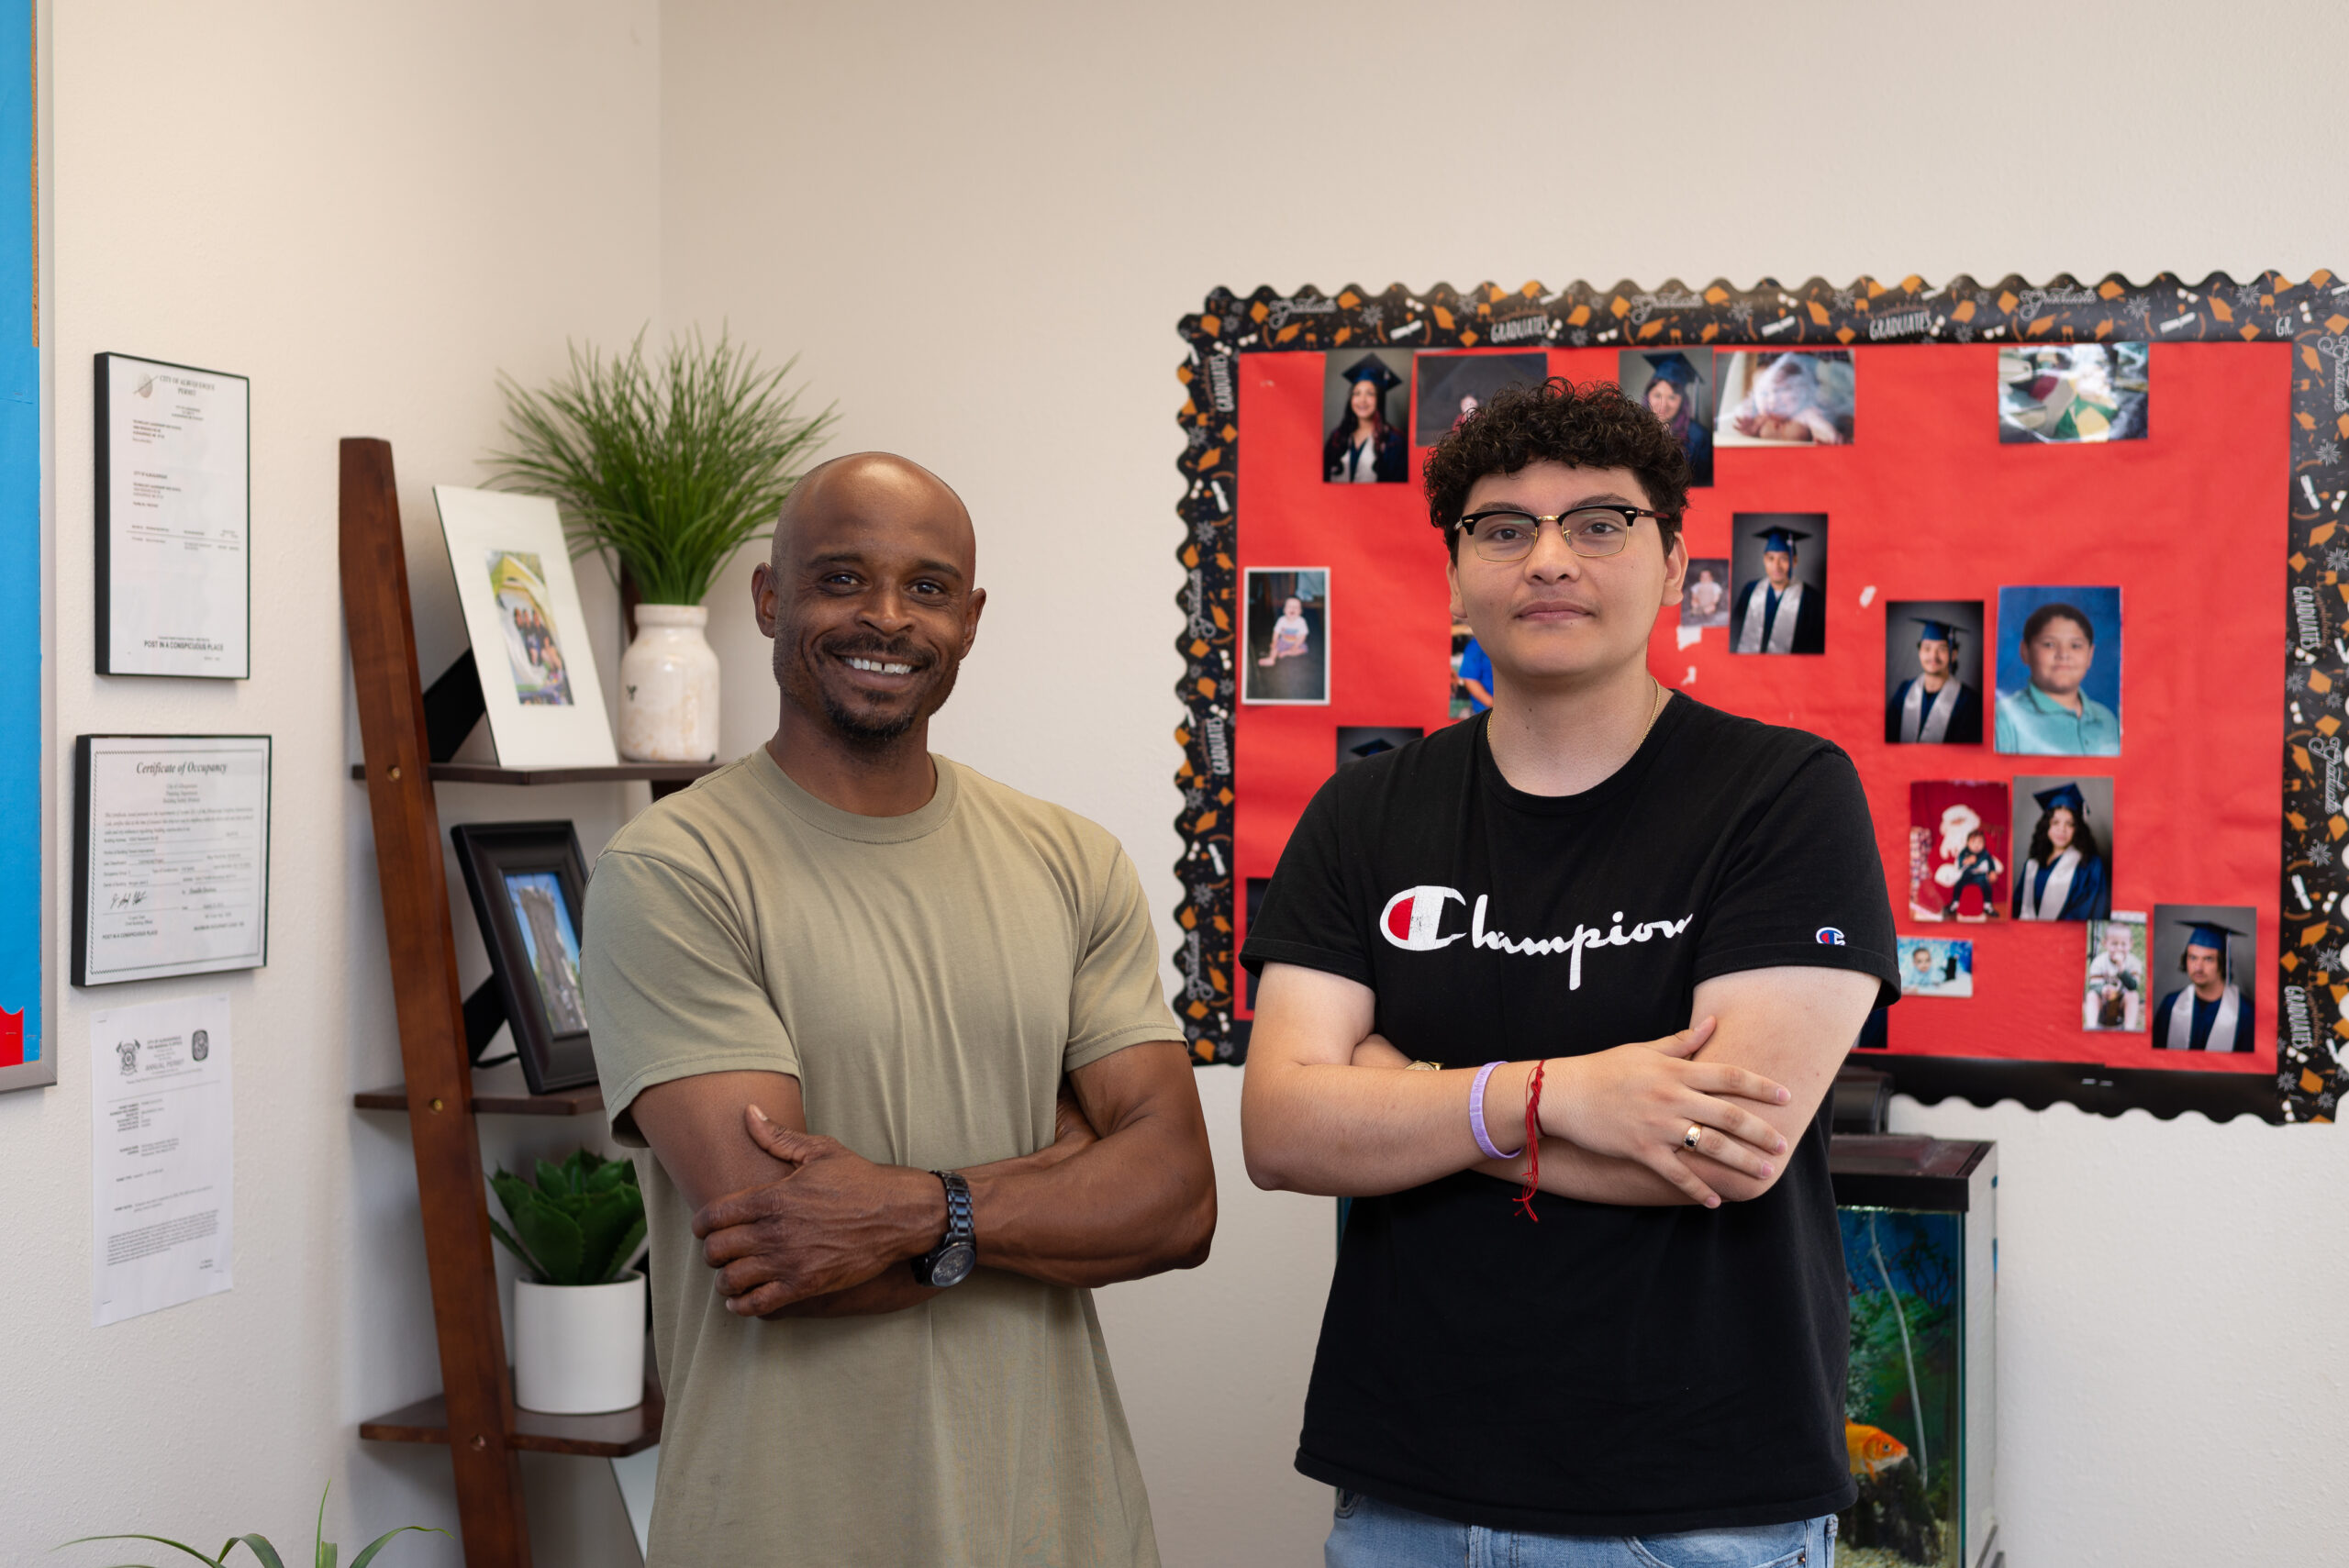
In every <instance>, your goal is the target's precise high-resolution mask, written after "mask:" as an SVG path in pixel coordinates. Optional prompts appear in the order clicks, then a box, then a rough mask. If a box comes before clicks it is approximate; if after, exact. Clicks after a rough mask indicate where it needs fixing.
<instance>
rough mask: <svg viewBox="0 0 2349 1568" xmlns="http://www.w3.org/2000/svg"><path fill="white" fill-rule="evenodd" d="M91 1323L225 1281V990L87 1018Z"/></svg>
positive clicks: (228, 1189)
mask: <svg viewBox="0 0 2349 1568" xmlns="http://www.w3.org/2000/svg"><path fill="white" fill-rule="evenodd" d="M90 1056H91V1081H92V1085H93V1086H92V1091H91V1095H90V1321H91V1323H92V1324H93V1326H95V1327H101V1328H102V1327H104V1326H105V1325H106V1324H108V1323H119V1322H120V1321H122V1320H123V1319H124V1318H136V1317H138V1316H139V1314H140V1313H142V1312H154V1311H157V1310H160V1309H161V1308H162V1307H176V1306H178V1305H179V1304H180V1303H181V1302H183V1301H193V1300H195V1298H196V1297H197V1296H211V1295H213V1294H215V1293H216V1292H218V1291H224V1290H227V1289H228V1287H229V1285H230V1284H231V1283H232V1279H231V1272H230V1261H231V1259H232V1258H233V1256H234V1253H235V1245H234V1243H235V1240H236V1229H237V1228H236V1205H235V1202H234V1197H235V1195H234V1191H233V1188H232V1184H231V1176H232V1173H233V1171H234V1167H235V1163H236V1129H235V1121H234V1118H233V1115H232V1110H231V1100H232V1098H233V1096H232V1095H231V1093H230V1089H229V1073H228V1064H229V1050H228V997H226V996H186V997H182V998H179V999H178V1000H175V1001H170V1002H150V1003H148V1004H147V1005H145V1006H137V1007H109V1008H106V1010H104V1011H102V1012H100V1013H98V1014H96V1015H95V1016H94V1017H93V1018H91V1019H90Z"/></svg>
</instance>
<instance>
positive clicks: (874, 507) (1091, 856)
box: [583, 454, 1215, 1568]
mask: <svg viewBox="0 0 2349 1568" xmlns="http://www.w3.org/2000/svg"><path fill="white" fill-rule="evenodd" d="M973 556H974V550H973V545H972V538H971V529H970V522H969V518H968V516H967V514H965V513H964V512H963V508H962V505H961V503H960V501H959V500H957V499H956V498H955V497H954V495H953V493H952V491H950V490H948V489H947V488H946V487H945V486H944V485H943V484H941V483H940V482H939V481H938V480H936V479H935V478H934V477H933V476H931V475H930V474H929V473H926V472H924V471H923V470H921V469H918V468H917V467H915V466H914V465H913V464H911V463H907V462H904V461H903V460H900V459H896V458H890V457H885V456H881V455H878V454H868V455H864V456H860V457H855V458H847V459H842V460H840V461H839V462H832V463H828V464H825V465H824V466H823V467H821V468H819V469H818V470H817V471H815V472H814V473H811V474H810V475H809V476H808V477H807V479H806V480H804V481H803V482H802V483H801V484H800V485H799V487H798V488H797V490H796V492H795V494H794V495H793V498H792V500H791V502H790V503H789V504H787V505H786V506H785V511H784V515H783V517H782V519H781V521H780V523H779V525H778V527H777V529H776V535H775V545H774V558H773V560H772V562H770V564H769V565H767V566H765V567H763V568H761V569H760V571H759V572H758V573H756V575H755V577H754V579H753V595H754V599H755V603H756V607H757V611H758V615H759V622H760V626H761V628H762V629H763V630H764V631H766V632H767V633H768V635H770V636H772V637H774V639H775V673H776V676H777V679H778V681H779V683H780V684H781V685H782V688H783V702H782V710H781V721H780V724H779V726H778V728H777V731H776V735H775V739H774V741H773V742H771V743H770V744H769V745H768V746H767V747H765V748H763V749H762V750H760V751H757V752H754V753H752V754H751V756H750V757H748V758H745V759H744V760H742V761H741V762H736V763H734V764H733V765H731V766H730V767H728V768H725V769H722V770H721V771H719V772H718V773H715V774H713V775H711V776H710V777H708V778H707V779H705V780H703V781H702V782H701V783H700V784H696V786H695V787H694V788H693V789H691V790H688V791H686V792H685V793H683V794H681V795H675V796H673V797H671V798H670V799H668V800H666V801H664V802H662V803H661V804H660V805H658V806H655V807H653V808H652V809H651V810H650V811H648V812H646V813H645V814H644V815H643V816H641V817H639V818H637V820H636V821H635V822H633V823H631V824H629V826H628V827H627V828H624V829H623V830H622V831H621V832H620V833H619V834H618V836H616V837H615V838H614V840H612V843H611V845H610V847H609V848H608V849H607V851H605V853H604V856H603V857H602V859H601V860H600V861H599V862H597V865H596V873H595V876H594V878H593V879H592V881H591V883H590V885H589V889H588V897H587V916H586V922H585V924H586V930H585V948H584V955H583V956H584V984H585V990H586V995H587V1006H588V1013H589V1022H590V1028H591V1029H592V1030H593V1033H594V1037H595V1041H596V1061H597V1065H598V1068H599V1070H600V1073H601V1077H602V1080H603V1084H604V1086H605V1098H606V1103H607V1107H608V1109H609V1113H610V1115H611V1117H612V1125H613V1130H614V1132H615V1134H616V1136H618V1137H619V1138H620V1139H621V1140H624V1141H630V1142H640V1143H643V1144H646V1145H649V1146H650V1148H651V1152H652V1159H651V1160H650V1161H649V1162H645V1164H646V1181H645V1187H646V1197H647V1207H648V1210H649V1213H650V1217H651V1235H652V1248H653V1253H654V1257H653V1262H652V1278H653V1284H654V1301H653V1318H654V1324H653V1327H654V1343H655V1347H656V1350H657V1351H658V1352H659V1358H660V1366H661V1373H662V1385H663V1388H664V1390H665V1391H666V1394H667V1398H668V1414H667V1418H666V1421H665V1423H664V1427H663V1430H662V1462H661V1476H660V1484H659V1487H658V1491H657V1495H656V1496H657V1500H656V1502H655V1505H654V1513H653V1520H652V1535H651V1562H652V1563H653V1564H655V1565H656V1568H657V1565H662V1564H673V1563H674V1564H687V1563H690V1564H694V1565H695V1568H703V1565H708V1568H724V1565H729V1564H735V1563H742V1564H751V1563H757V1564H762V1565H764V1564H787V1563H808V1564H824V1565H826V1568H831V1565H834V1564H852V1563H876V1564H880V1563H915V1562H919V1563H943V1562H985V1563H1037V1564H1044V1563H1095V1562H1099V1563H1110V1564H1128V1563H1132V1564H1150V1563H1155V1562H1157V1549H1156V1545H1155V1542H1154V1540H1153V1539H1152V1530H1151V1522H1150V1507H1149V1502H1148V1500H1147V1498H1146V1496H1144V1493H1143V1489H1142V1484H1141V1473H1140V1471H1139V1469H1138V1467H1137V1466H1136V1464H1135V1462H1134V1457H1133V1445H1132V1441H1131V1440H1130V1437H1129V1435H1128V1433H1127V1429H1126V1424H1125V1418H1124V1414H1123V1411H1122V1409H1121V1408H1120V1407H1119V1401H1118V1395H1117V1388H1116V1385H1115V1382H1114V1381H1113V1379H1112V1377H1111V1375H1110V1370H1109V1364H1108V1355H1107V1351H1106V1350H1105V1348H1104V1346H1103V1343H1102V1340H1101V1333H1100V1328H1099V1324H1098V1322H1097V1319H1096V1318H1095V1316H1094V1311H1093V1305H1092V1300H1091V1297H1090V1295H1089V1293H1088V1291H1087V1290H1086V1289H1085V1287H1086V1286H1089V1285H1094V1284H1107V1283H1109V1282H1111V1281H1114V1280H1120V1279H1130V1278H1135V1277H1139V1276H1141V1275H1143V1274H1148V1273H1156V1272H1159V1271H1161V1270H1163V1269H1166V1268H1172V1267H1185V1266H1189V1265H1192V1264H1195V1263H1197V1262H1200V1261H1201V1260H1202V1259H1203V1258H1204V1257H1205V1256H1206V1252H1207V1247H1208V1239H1209V1237H1210V1236H1211V1234H1212V1231H1213V1228H1214V1220H1215V1193H1214V1176H1213V1171H1212V1167H1211V1165H1210V1162H1209V1158H1208V1146H1207V1137H1206V1130H1205V1127H1204V1124H1203V1122H1202V1119H1201V1118H1200V1114H1199V1108H1198V1099H1197V1091H1196V1090H1195V1089H1194V1088H1193V1086H1192V1084H1191V1079H1190V1067H1189V1065H1188V1058H1187V1057H1186V1054H1185V1052H1184V1051H1183V1049H1182V1047H1181V1045H1180V1044H1179V1043H1178V1040H1179V1031H1178V1030H1177V1029H1176V1028H1175V1021H1174V1018H1172V1016H1171V1015H1170V1014H1169V1013H1168V1011H1167V1009H1166V1005H1165V1002H1164V1000H1163V996H1162V995H1161V992H1160V986H1159V981H1158V955H1157V948H1156V943H1155V942H1154V940H1152V935H1151V929H1150V917H1149V910H1148V906H1147V905H1146V903H1145V902H1144V900H1143V898H1142V895H1141V887H1140V884H1139V882H1138V880H1137V878H1136V877H1135V874H1134V872H1133V868H1132V866H1131V864H1130V862H1128V861H1127V859H1126V857H1125V856H1124V854H1123V853H1122V852H1121V851H1119V848H1118V846H1117V843H1116V841H1115V840H1112V839H1111V838H1110V837H1109V835H1108V834H1107V833H1106V832H1104V831H1102V830H1101V829H1100V828H1097V827H1095V826H1094V825H1092V824H1091V823H1088V822H1086V821H1085V820H1084V819H1083V818H1081V817H1076V816H1074V814H1072V813H1069V812H1067V811H1064V810H1063V809H1061V808H1059V807H1057V806H1050V805H1047V804H1045V803H1043V802H1041V801H1037V800H1033V799H1030V798H1029V797H1027V796H1025V795H1019V793H1017V792H1015V791H1013V790H1010V789H1008V788H1007V787H1005V786H1004V785H1001V784H996V783H995V782H993V781H992V780H989V779H986V778H984V777H982V776H981V775H979V774H977V773H972V772H971V771H970V770H968V769H966V768H963V767H959V766H957V765H956V764H954V763H953V762H949V761H947V760H945V759H943V758H932V757H931V756H930V753H929V751H928V749H927V745H926V740H927V721H928V718H929V716H930V714H931V713H932V712H935V711H936V709H937V707H938V706H940V705H941V703H943V701H944V700H945V698H946V695H947V694H948V693H949V692H950V691H951V690H952V685H953V680H954V673H955V670H956V667H957V666H958V665H959V663H960V662H961V659H962V657H963V653H965V652H966V651H968V649H969V647H970V644H971V641H972V639H973V638H974V635H975V633H976V629H977V623H978V617H979V613H980V610H981V608H982V607H983V606H984V603H985V599H984V595H982V594H981V593H980V591H979V590H977V589H976V588H974V587H973V586H972V585H971V572H972V560H973ZM1095 1129H1098V1132H1096V1130H1095ZM973 1262H975V1264H976V1267H975V1268H973V1267H972V1266H971V1265H972V1263H973ZM713 1269H714V1270H715V1271H716V1272H715V1273H713V1272H712V1270H713Z"/></svg>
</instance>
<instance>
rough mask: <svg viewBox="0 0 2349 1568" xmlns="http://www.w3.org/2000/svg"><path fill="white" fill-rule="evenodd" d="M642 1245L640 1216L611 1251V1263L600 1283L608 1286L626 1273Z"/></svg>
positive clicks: (642, 1227) (642, 1234)
mask: <svg viewBox="0 0 2349 1568" xmlns="http://www.w3.org/2000/svg"><path fill="white" fill-rule="evenodd" d="M643 1244H644V1217H643V1216H642V1215H638V1216H637V1218H636V1223H635V1224H634V1225H632V1226H630V1227H629V1230H628V1234H627V1235H625V1236H622V1237H621V1238H620V1240H619V1245H618V1246H617V1247H614V1248H613V1249H612V1261H611V1262H610V1263H609V1264H608V1265H607V1267H606V1268H605V1270H604V1277H603V1279H602V1281H601V1282H600V1283H602V1284H611V1283H612V1282H613V1281H614V1280H616V1279H618V1278H619V1277H620V1275H621V1274H622V1273H625V1272H626V1271H627V1269H628V1266H629V1263H630V1262H633V1261H634V1259H635V1257H636V1250H637V1248H639V1247H640V1246H642V1245H643Z"/></svg>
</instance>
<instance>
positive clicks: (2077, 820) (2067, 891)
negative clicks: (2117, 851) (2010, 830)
mask: <svg viewBox="0 0 2349 1568" xmlns="http://www.w3.org/2000/svg"><path fill="white" fill-rule="evenodd" d="M2014 803H2015V816H2014V840H2013V842H2014V862H2015V866H2014V893H2013V895H2012V896H2011V898H2010V900H2009V905H2008V911H2009V914H2011V915H2012V916H2013V917H2015V918H2016V919H2018V920H2103V919H2109V918H2110V917H2111V914H2112V849H2113V839H2114V836H2115V828H2114V825H2113V819H2112V818H2113V806H2112V781H2111V780H2110V778H2094V777H2089V776H2087V775H2085V774H2079V773H2057V774H2051V775H2033V774H2030V773H2023V774H2019V775H2017V777H2016V779H2015V787H2014Z"/></svg>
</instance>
